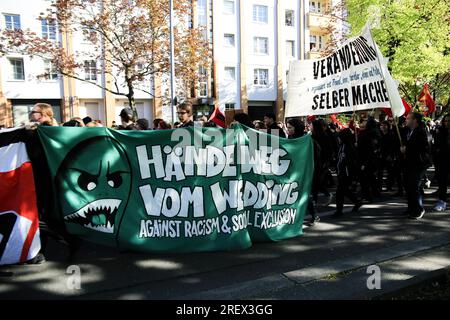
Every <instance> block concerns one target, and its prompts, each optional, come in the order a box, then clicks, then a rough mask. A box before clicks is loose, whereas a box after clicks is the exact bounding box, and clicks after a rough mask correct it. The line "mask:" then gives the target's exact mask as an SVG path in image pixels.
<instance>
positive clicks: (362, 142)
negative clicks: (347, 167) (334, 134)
mask: <svg viewBox="0 0 450 320" xmlns="http://www.w3.org/2000/svg"><path fill="white" fill-rule="evenodd" d="M379 138H380V133H379V130H378V128H377V126H376V122H375V120H374V119H373V118H372V117H369V118H368V119H367V120H363V121H361V123H360V132H359V134H358V143H357V151H358V159H359V162H360V165H361V167H360V169H361V174H360V183H361V194H362V197H363V198H364V199H366V200H367V201H368V202H369V203H371V202H372V201H373V197H377V196H379V192H378V183H377V179H376V175H375V173H376V168H377V162H376V157H377V153H378V140H379Z"/></svg>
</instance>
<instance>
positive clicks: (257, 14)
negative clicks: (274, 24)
mask: <svg viewBox="0 0 450 320" xmlns="http://www.w3.org/2000/svg"><path fill="white" fill-rule="evenodd" d="M253 22H260V23H268V8H267V6H260V5H254V6H253Z"/></svg>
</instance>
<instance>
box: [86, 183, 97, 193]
mask: <svg viewBox="0 0 450 320" xmlns="http://www.w3.org/2000/svg"><path fill="white" fill-rule="evenodd" d="M96 186H97V185H96V184H95V183H94V182H89V183H88V185H87V186H86V189H88V191H92V190H94V189H95V187H96Z"/></svg>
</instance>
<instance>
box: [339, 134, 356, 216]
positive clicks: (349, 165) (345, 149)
mask: <svg viewBox="0 0 450 320" xmlns="http://www.w3.org/2000/svg"><path fill="white" fill-rule="evenodd" d="M338 140H339V152H338V163H337V173H338V174H337V175H338V186H337V189H336V212H335V213H334V214H333V216H332V218H339V217H341V216H342V215H343V214H344V213H343V209H344V199H345V197H347V198H348V199H350V200H351V201H352V202H353V203H354V207H353V210H352V212H357V211H358V210H359V208H360V207H361V206H362V202H361V201H360V200H359V199H358V197H357V196H356V194H355V193H354V192H352V191H351V190H350V186H351V184H352V179H353V177H354V176H356V173H357V172H358V166H359V163H358V160H357V158H358V154H357V152H356V148H355V146H354V139H353V133H352V131H351V130H350V129H348V128H347V129H344V130H342V131H341V132H339V135H338Z"/></svg>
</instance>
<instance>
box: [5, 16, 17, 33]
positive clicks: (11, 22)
mask: <svg viewBox="0 0 450 320" xmlns="http://www.w3.org/2000/svg"><path fill="white" fill-rule="evenodd" d="M5 23H6V29H8V30H19V29H20V16H19V15H18V14H5Z"/></svg>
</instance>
